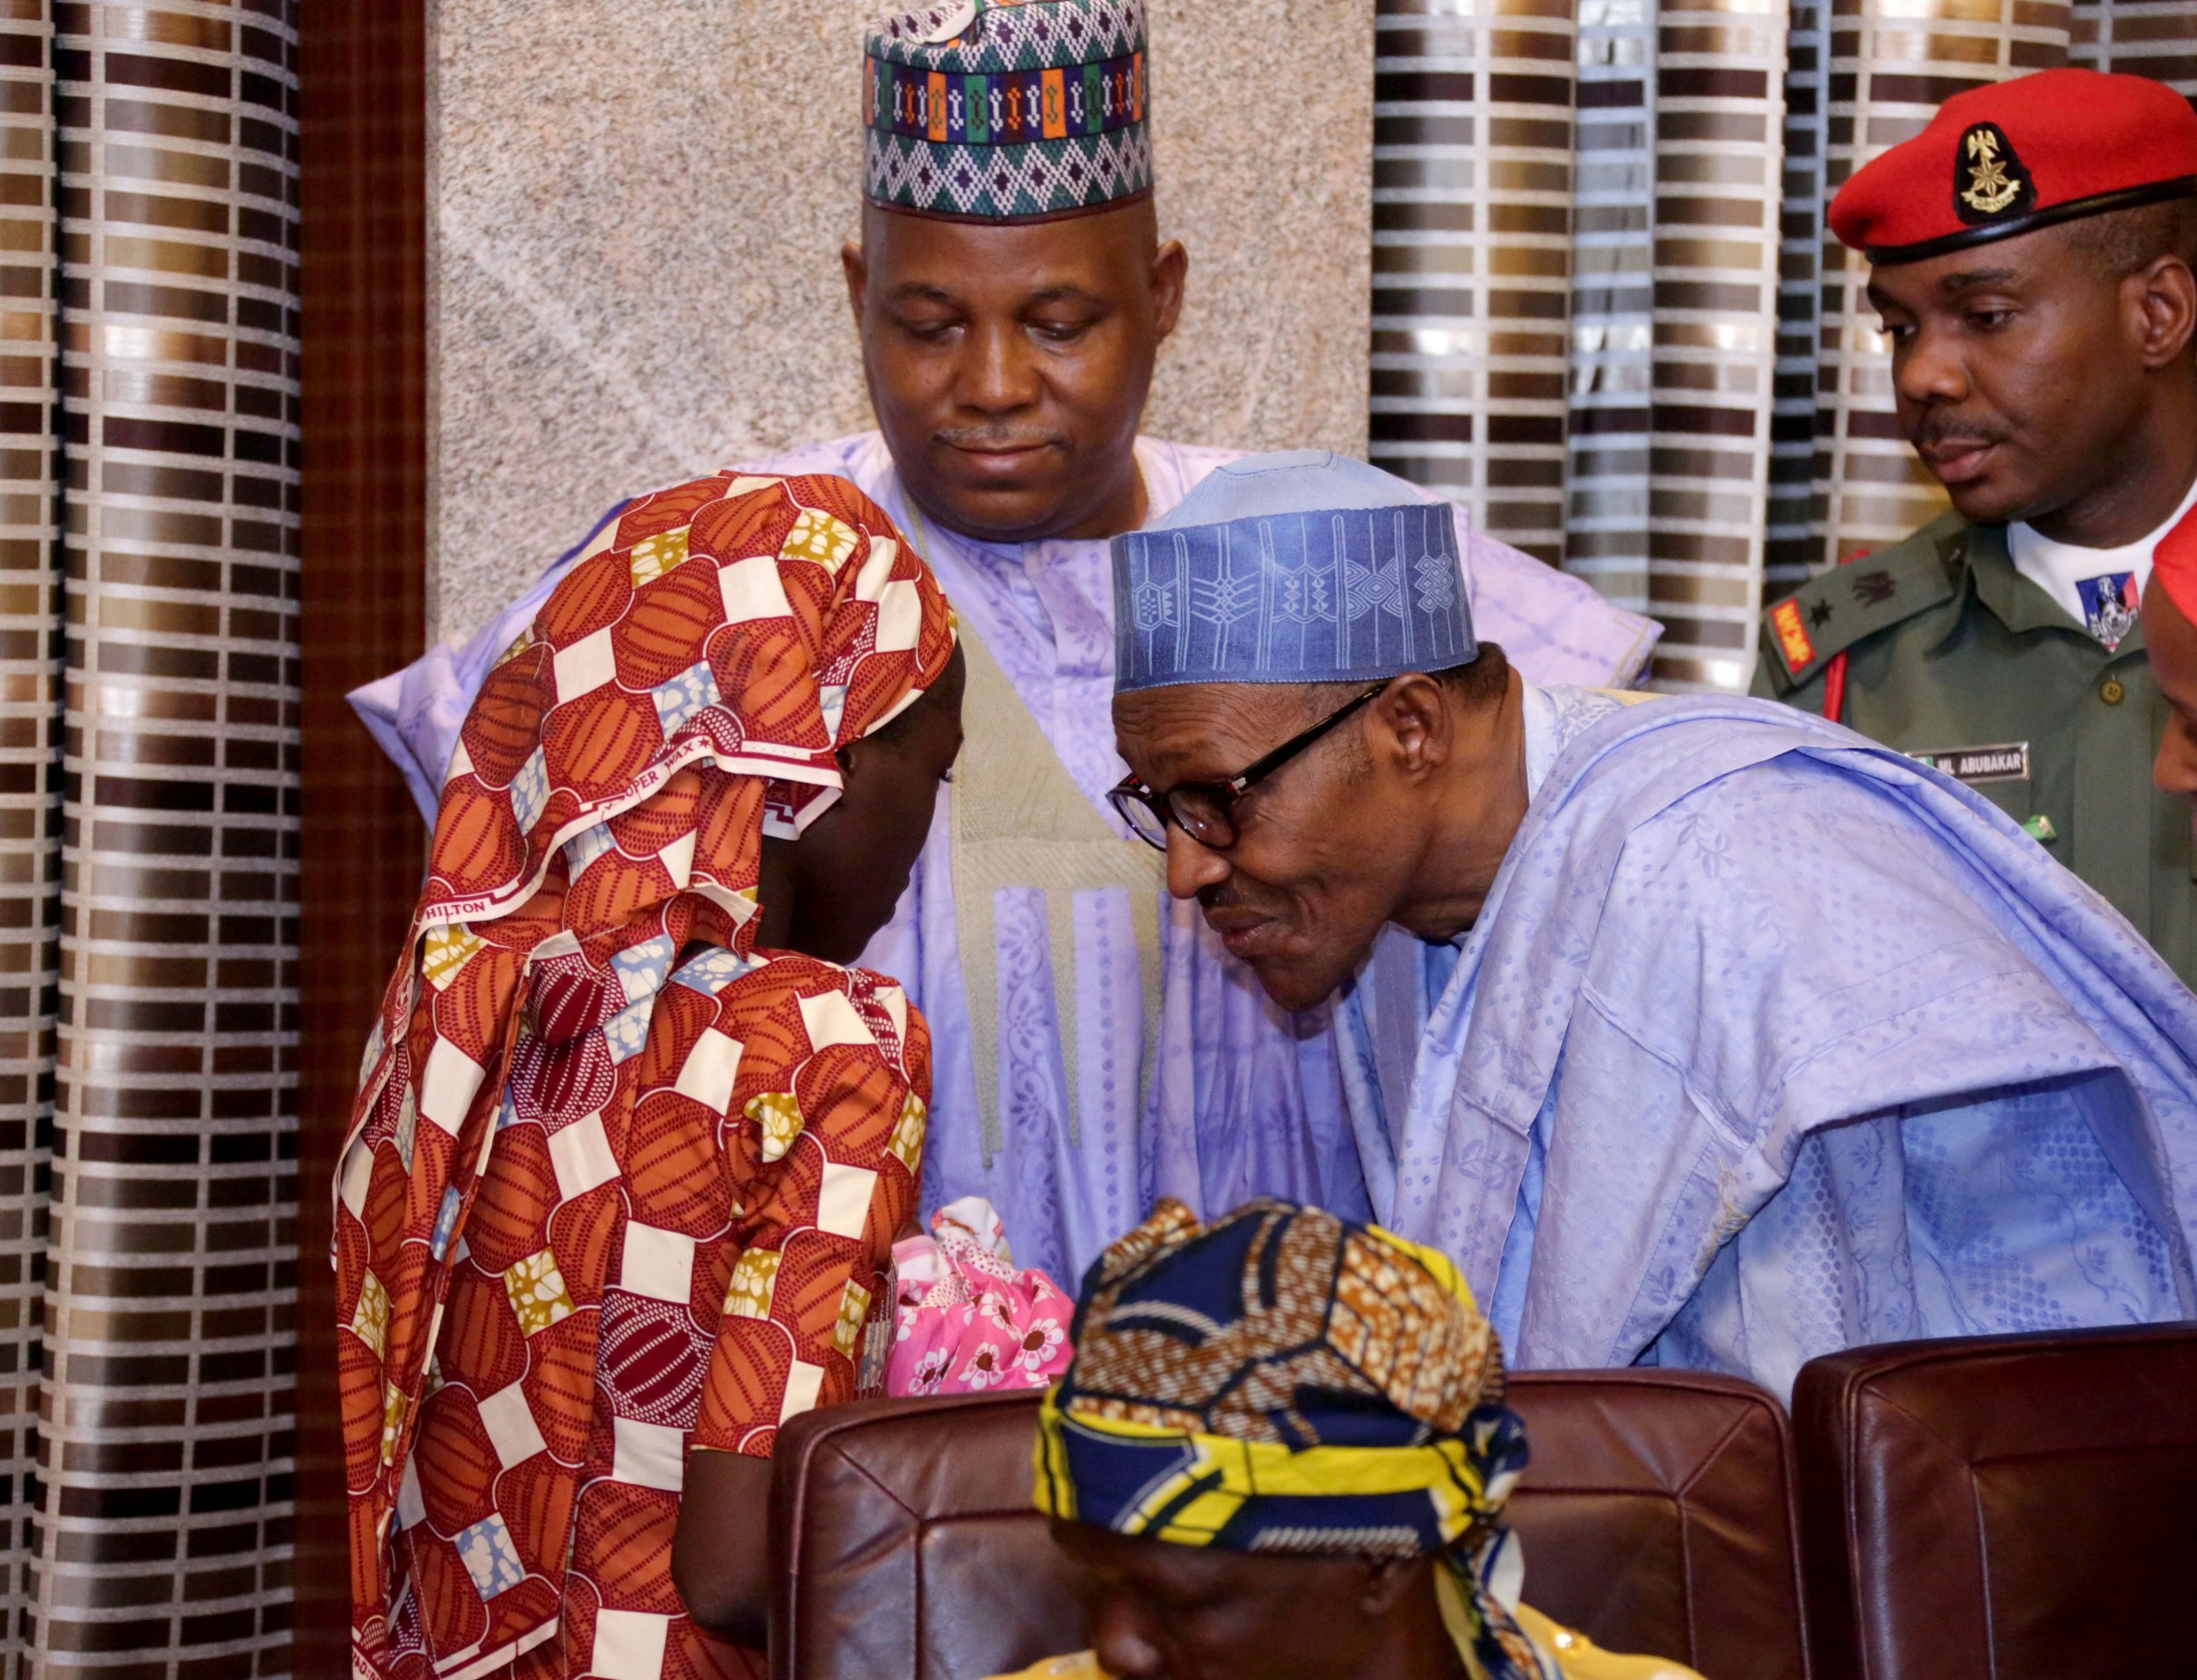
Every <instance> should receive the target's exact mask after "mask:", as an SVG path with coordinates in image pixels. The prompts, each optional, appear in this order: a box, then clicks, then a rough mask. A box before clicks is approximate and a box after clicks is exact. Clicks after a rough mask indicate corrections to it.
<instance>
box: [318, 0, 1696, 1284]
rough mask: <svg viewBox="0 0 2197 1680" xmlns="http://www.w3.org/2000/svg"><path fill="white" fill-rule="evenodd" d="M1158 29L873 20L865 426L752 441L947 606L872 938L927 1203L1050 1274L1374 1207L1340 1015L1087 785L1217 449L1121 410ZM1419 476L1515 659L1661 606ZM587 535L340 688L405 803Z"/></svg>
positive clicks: (975, 7)
mask: <svg viewBox="0 0 2197 1680" xmlns="http://www.w3.org/2000/svg"><path fill="white" fill-rule="evenodd" d="M1146 33H1147V31H1146V13H1145V6H1144V4H1143V0H1027V4H1019V5H1005V4H997V5H985V4H975V0H959V3H958V4H939V5H936V6H933V7H931V8H929V9H927V10H924V11H917V12H911V13H909V14H907V15H904V16H901V17H896V18H888V19H886V20H884V21H883V22H881V23H879V24H877V25H874V27H872V28H871V29H870V31H869V32H868V33H867V37H866V47H865V57H864V68H863V77H862V83H861V90H862V91H861V107H860V111H859V121H860V124H861V127H862V132H863V137H864V163H863V170H864V174H863V192H864V199H865V205H864V210H863V221H862V237H861V241H860V243H859V244H857V245H854V246H851V247H850V248H849V249H848V250H847V252H846V253H845V260H846V264H847V270H848V279H849V282H850V287H851V293H852V300H853V302H854V305H855V308H856V313H857V316H858V319H859V324H860V328H861V334H862V343H863V353H864V358H865V363H866V368H867V371H868V374H869V382H870V388H871V392H872V395H873V397H874V402H875V407H876V409H877V414H878V418H879V421H880V423H881V430H880V431H870V432H865V433H862V434H860V435H859V436H856V437H852V438H838V439H836V440H833V441H831V442H828V443H820V444H816V445H811V446H809V447H807V448H804V449H801V450H797V451H795V452H794V453H791V454H788V455H785V456H781V457H779V459H777V460H772V461H769V462H766V463H764V464H763V465H761V466H760V467H758V468H757V470H758V471H765V472H772V473H806V472H814V473H837V474H842V475H844V476H845V477H847V478H850V479H852V480H853V481H854V482H856V483H857V484H858V485H859V486H860V487H861V489H863V490H864V491H865V492H866V493H867V494H868V495H869V496H870V497H871V498H872V499H873V500H874V501H876V502H877V503H880V504H881V506H882V507H884V508H885V509H886V510H887V511H888V512H889V513H890V514H891V515H892V517H893V518H894V519H895V522H896V523H898V524H899V525H900V526H901V528H902V529H903V531H904V532H906V533H907V534H908V536H909V539H910V540H911V541H912V542H914V543H915V544H916V545H917V547H919V548H920V549H921V550H922V552H923V554H924V557H925V558H926V559H927V560H928V561H930V562H931V564H932V567H933V568H934V569H935V570H936V572H937V574H938V576H939V581H940V582H941V583H942V584H943V585H944V586H945V588H946V591H947V592H948V594H949V595H950V597H952V599H953V605H954V606H955V608H956V609H957V610H958V612H959V613H960V617H961V629H962V633H963V646H964V648H966V650H967V653H968V658H969V662H970V666H969V669H970V683H971V688H970V692H969V699H968V706H967V709H966V716H967V718H968V729H969V734H968V747H967V749H966V751H965V752H964V754H963V756H962V760H961V770H960V771H958V772H957V776H956V786H955V787H954V789H953V794H952V796H951V798H950V800H949V801H946V802H942V804H941V807H940V810H939V819H938V822H937V823H936V826H935V827H934V829H933V831H932V838H931V843H930V845H929V847H928V849H927V850H926V851H924V855H923V859H922V862H921V864H920V865H918V868H917V879H916V884H915V886H914V887H913V889H912V890H911V891H910V893H909V894H908V895H907V897H906V898H905V899H904V900H903V903H902V907H901V913H900V915H899V916H897V917H896V918H895V921H894V922H893V923H891V925H890V926H889V927H888V929H887V930H886V931H885V932H884V933H883V934H882V935H881V937H880V938H879V940H878V941H877V943H876V944H874V945H873V946H872V947H871V949H870V951H869V952H868V953H867V955H866V958H865V961H866V963H867V964H868V966H870V967H874V968H877V969H880V970H882V971H883V972H886V973H888V974H895V975H897V976H898V977H900V978H901V979H902V980H903V982H905V983H906V985H907V986H908V988H909V991H910V997H911V998H912V1000H913V1001H914V1002H915V1003H917V1004H919V1005H920V1007H921V1008H922V1009H923V1010H924V1013H925V1015H926V1016H927V1017H929V1019H930V1021H931V1025H932V1035H933V1045H934V1049H935V1055H936V1064H937V1066H936V1086H935V1090H934V1093H933V1099H932V1123H931V1131H930V1143H929V1146H928V1152H927V1155H926V1157H925V1160H924V1175H923V1178H924V1200H925V1203H926V1205H927V1206H932V1207H935V1206H939V1205H940V1204H942V1203H944V1202H946V1201H950V1200H953V1199H954V1198H959V1197H961V1196H964V1195H968V1194H972V1193H975V1194H981V1195H983V1196H986V1197H988V1198H990V1200H991V1201H992V1202H993V1203H994V1204H995V1205H996V1206H997V1207H998V1209H999V1211H1000V1213H1001V1214H1002V1215H1003V1218H1004V1223H1005V1226H1006V1228H1007V1232H1008V1235H1009V1236H1010V1237H1011V1240H1012V1242H1013V1244H1014V1251H1015V1253H1016V1255H1017V1256H1018V1257H1019V1259H1021V1260H1022V1261H1023V1262H1025V1263H1026V1264H1035V1265H1040V1266H1043V1267H1046V1268H1048V1270H1051V1271H1054V1272H1055V1275H1058V1276H1063V1277H1065V1276H1072V1275H1075V1273H1077V1271H1080V1270H1081V1269H1082V1267H1083V1266H1084V1264H1086V1263H1087V1262H1088V1261H1089V1260H1090V1259H1091V1257H1092V1256H1094V1255H1095V1254H1096V1253H1097V1252H1098V1251H1099V1248H1100V1247H1102V1246H1103V1245H1104V1244H1105V1243H1106V1242H1107V1241H1108V1240H1110V1239H1111V1238H1112V1237H1113V1235H1116V1234H1117V1233H1119V1232H1120V1231H1121V1230H1123V1229H1126V1228H1127V1227H1129V1226H1130V1225H1133V1224H1135V1222H1136V1220H1138V1219H1139V1218H1140V1217H1141V1216H1142V1214H1143V1213H1144V1212H1145V1211H1146V1210H1147V1209H1148V1208H1149V1206H1150V1205H1151V1199H1152V1198H1153V1197H1154V1196H1155V1195H1157V1194H1160V1193H1172V1194H1175V1195H1178V1196H1180V1197H1182V1198H1185V1199H1186V1200H1188V1201H1190V1202H1191V1203H1192V1204H1193V1205H1195V1206H1200V1207H1202V1208H1207V1209H1216V1208H1222V1207H1227V1206H1233V1205H1234V1204H1235V1203H1236V1202H1237V1201H1240V1200H1242V1199H1243V1198H1245V1197H1248V1196H1250V1195H1252V1194H1255V1193H1258V1192H1260V1191H1266V1192H1271V1193H1275V1194H1287V1195H1295V1196H1298V1197H1300V1198H1305V1199H1309V1200H1313V1201H1317V1202H1323V1203H1326V1204H1330V1205H1335V1206H1344V1207H1345V1208H1348V1207H1352V1206H1357V1207H1359V1208H1361V1209H1362V1207H1363V1205H1364V1192H1363V1190H1362V1187H1360V1185H1359V1184H1357V1182H1356V1171H1357V1169H1356V1163H1355V1155H1354V1151H1352V1149H1351V1148H1350V1147H1349V1143H1348V1132H1349V1126H1348V1121H1347V1118H1346V1115H1345V1109H1344V1103H1343V1097H1342V1093H1341V1090H1340V1085H1339V1079H1338V1073H1337V1069H1336V1065H1335V1056H1334V1054H1333V1048H1332V1046H1333V1042H1334V1041H1333V1039H1332V1038H1331V1036H1330V1035H1329V1034H1327V1033H1325V1032H1317V1031H1311V1030H1308V1029H1307V1028H1305V1027H1303V1026H1301V1025H1299V1024H1297V1023H1295V1022H1294V1021H1292V1020H1291V1019H1289V1018H1288V1017H1287V1016H1285V1015H1282V1014H1280V1012H1278V1011H1276V1010H1273V1009H1272V1008H1271V1007H1270V1006H1269V1005H1268V1004H1267V1003H1266V1002H1265V999H1264V997H1263V996H1261V995H1260V994H1259V992H1258V988H1257V987H1256V986H1255V985H1253V984H1252V983H1251V980H1250V977H1249V976H1248V975H1247V974H1244V972H1243V971H1242V970H1241V969H1240V968H1239V967H1236V965H1234V964H1233V963H1230V962H1229V961H1228V960H1227V959H1226V958H1225V957H1224V955H1223V954H1222V952H1220V951H1219V949H1218V946H1217V943H1216V942H1215V941H1213V940H1212V939H1211V938H1209V937H1207V936H1206V935H1204V934H1203V931H1202V930H1200V928H1199V926H1198V923H1197V921H1196V918H1195V916H1192V915H1189V914H1188V913H1187V911H1186V910H1182V909H1179V908H1178V907H1171V906H1170V905H1169V904H1168V903H1167V901H1166V898H1165V894H1164V892H1163V891H1162V886H1161V880H1160V872H1159V870H1158V868H1157V863H1156V860H1155V859H1154V858H1152V857H1151V856H1150V855H1149V853H1148V852H1146V851H1145V850H1144V849H1143V848H1142V847H1141V846H1139V845H1138V844H1136V843H1135V841H1134V840H1132V839H1130V838H1129V837H1128V835H1127V833H1126V831H1124V830H1123V829H1121V828H1120V826H1119V824H1118V823H1117V822H1116V821H1115V819H1114V818H1113V815H1112V814H1111V812H1110V811H1109V809H1108V807H1107V806H1106V790H1107V789H1108V788H1109V787H1110V786H1112V785H1113V782H1114V781H1115V779H1116V778H1119V776H1120V773H1121V766H1120V760H1119V759H1118V758H1117V757H1115V754H1114V750H1113V723H1112V720H1111V718H1110V716H1109V714H1108V706H1110V704H1111V702H1112V699H1113V625H1112V622H1111V611H1112V592H1111V586H1110V583H1109V574H1108V569H1107V560H1106V539H1108V538H1110V537H1113V536H1115V535H1118V534H1119V533H1120V532H1124V531H1128V530H1130V529H1133V528H1134V527H1135V526H1136V525H1138V524H1140V523H1142V521H1143V520H1144V519H1145V518H1149V517H1150V516H1152V515H1156V514H1161V513H1164V512H1165V511H1167V510H1168V509H1170V508H1171V507H1173V506H1174V505H1175V504H1176V503H1178V502H1179V501H1180V500H1181V499H1182V497H1183V496H1184V495H1185V494H1186V492H1187V491H1188V490H1189V489H1190V488H1191V487H1192V486H1193V484H1195V483H1196V482H1198V481H1199V480H1200V478H1202V477H1203V476H1204V475H1205V474H1207V473H1209V472H1211V471H1212V470H1213V468H1214V467H1215V466H1217V465H1219V464H1220V463H1222V462H1223V461H1226V460H1230V459H1231V458H1232V457H1231V455H1230V453H1229V452H1226V451H1222V450H1215V449H1203V448H1195V447H1191V446H1188V445H1179V444H1171V443H1165V442H1161V441H1158V440H1157V439H1153V438H1140V437H1138V436H1137V432H1136V427H1137V421H1138V416H1139V415H1140V414H1141V413H1142V409H1143V404H1144V398H1145V393H1146V391H1147V389H1148V388H1149V385H1150V382H1151V378H1152V373H1153V366H1154V362H1155V358H1156V356H1157V351H1158V347H1159V344H1160V342H1161V340H1163V339H1164V337H1166V336H1167V335H1168V333H1169V332H1170V331H1171V329H1172V328H1173V325H1174V322H1175V317H1176V312H1177V308H1178V304H1179V302H1180V300H1181V295H1182V288H1183V279H1184V271H1185V265H1186V257H1185V255H1184V252H1183V250H1182V247H1181V246H1180V245H1179V244H1177V243H1172V242H1170V243H1165V244H1163V243H1161V242H1160V239H1159V236H1158V223H1157V217H1156V213H1155V209H1154V201H1153V178H1152V151H1151V139H1150V131H1151V125H1152V123H1153V121H1154V120H1155V118H1154V115H1153V101H1154V98H1155V97H1156V96H1155V89H1156V87H1157V97H1158V98H1161V99H1163V100H1164V89H1165V75H1164V65H1163V66H1162V67H1160V69H1159V71H1158V72H1157V75H1156V74H1155V71H1154V69H1153V67H1152V66H1151V65H1150V64H1149V62H1148V60H1147V54H1146ZM849 114H850V116H851V117H853V116H854V115H855V114H856V113H849ZM1160 120H1164V112H1163V114H1162V116H1161V117H1160ZM741 372H742V370H740V369H738V368H728V369H726V370H724V374H725V376H726V377H729V378H734V379H737V378H739V377H741ZM712 464H714V463H712ZM1411 494H1412V495H1413V497H1414V499H1415V500H1416V501H1418V502H1419V503H1422V504H1424V505H1425V506H1426V507H1428V508H1430V509H1432V513H1431V514H1430V515H1428V516H1427V517H1428V518H1429V519H1430V520H1431V523H1432V524H1434V525H1440V526H1442V527H1443V529H1444V531H1445V532H1446V533H1447V537H1446V539H1447V541H1448V542H1449V544H1450V545H1451V552H1452V553H1453V554H1455V555H1457V556H1459V557H1461V559H1462V561H1463V562H1464V568H1465V587H1466V588H1468V590H1470V592H1471V594H1472V597H1473V600H1474V604H1475V606H1476V611H1477V612H1478V614H1479V617H1480V621H1481V623H1482V625H1483V627H1484V628H1486V629H1487V630H1488V631H1489V632H1490V634H1497V635H1499V636H1501V638H1502V639H1503V641H1504V642H1505V645H1506V647H1508V648H1510V650H1511V652H1512V655H1513V656H1514V658H1515V659H1516V660H1517V662H1518V663H1519V666H1520V668H1521V669H1523V670H1526V672H1527V673H1528V674H1530V675H1533V676H1535V677H1541V678H1543V679H1548V680H1563V681H1584V682H1608V681H1620V680H1623V679H1625V678H1627V677H1630V676H1631V675H1632V674H1633V673H1634V672H1635V670H1638V669H1639V667H1640V665H1641V664H1642V662H1643V661H1644V660H1645V658H1646V657H1647V654H1648V650H1649V648H1650V644H1651V643H1652V641H1653V640H1654V637H1655V634H1656V630H1655V626H1653V625H1651V624H1650V623H1649V622H1647V621H1646V620H1644V619H1638V618H1635V617H1634V616H1633V615H1631V614H1629V613H1625V612H1619V611H1618V610H1616V609H1615V608H1613V607H1611V606H1610V605H1607V604H1606V603H1605V602H1604V601H1602V600H1601V598H1600V597H1598V596H1596V595H1595V594H1594V593H1593V592H1592V590H1589V589H1588V588H1586V586H1585V585H1584V584H1583V583H1580V582H1578V581H1577V579H1574V578H1570V577H1567V576H1563V574H1561V573H1558V572H1555V571H1553V570H1551V569H1550V568H1548V567H1546V566H1543V565H1541V564H1540V563H1539V562H1538V561H1534V560H1531V559H1530V558H1528V557H1527V556H1526V555H1523V554H1519V553H1517V552H1516V551H1514V550H1512V549H1510V548H1507V547H1505V546H1504V545H1502V544H1501V543H1498V542H1495V541H1492V540H1490V539H1488V538H1485V537H1483V536H1481V535H1479V534H1478V533H1477V532H1473V531H1471V530H1470V529H1469V528H1468V525H1467V524H1466V521H1465V518H1464V516H1463V514H1462V512H1461V510H1459V509H1457V508H1455V507H1454V506H1452V505H1451V504H1449V503H1446V502H1439V501H1436V500H1434V499H1432V497H1429V496H1423V495H1421V494H1420V493H1418V492H1412V493H1411ZM599 540H600V533H598V538H597V539H591V541H592V542H599ZM589 552H591V546H590V545H587V544H584V545H583V546H582V547H581V548H580V549H579V550H576V551H575V554H573V555H572V556H569V557H568V558H567V560H566V561H562V562H560V563H559V565H557V566H555V567H553V568H551V569H550V570H549V572H548V573H547V575H546V576H544V577H543V578H542V580H541V581H540V583H539V584H537V586H536V587H535V589H534V590H533V591H531V592H530V593H529V594H528V595H526V597H523V598H522V599H520V600H519V601H518V602H517V603H515V604H514V605H512V606H511V608H509V609H508V610H507V611H506V612H504V614H503V616H502V617H501V618H500V619H497V621H496V622H494V623H493V624H491V625H490V626H489V627H488V628H487V629H485V630H483V631H482V633H481V634H479V635H478V636H476V637H475V639H474V640H473V641H471V642H470V643H468V645H467V646H466V647H465V648H462V649H453V648H437V649H435V650H433V651H432V652H431V653H430V654H429V655H427V656H426V658H424V659H423V660H422V661H420V662H419V663H417V664H416V665H414V666H413V667H412V668H411V669H410V670H408V671H405V672H403V673H402V674H400V675H399V676H396V677H389V678H386V679H384V680H383V681H382V682H381V683H380V684H375V685H373V687H372V688H371V689H367V690H363V691H361V692H360V694H359V696H358V697H356V699H357V701H358V704H359V708H360V711H361V713H363V715H364V716H365V717H366V720H367V722H368V724H369V726H370V727H372V728H374V730H375V731H376V733H377V735H378V736H379V737H380V738H381V741H382V742H383V743H384V744H385V745H386V746H387V747H388V749H390V750H391V752H392V753H393V755H394V756H395V757H396V758H397V759H398V761H399V762H400V763H401V764H403V765H405V767H406V768H407V771H408V773H409V774H410V777H411V778H412V780H413V783H414V787H415V790H416V792H417V793H419V795H420V798H421V800H422V802H423V804H424V805H425V806H427V807H432V806H433V804H434V802H435V797H436V791H437V790H438V789H439V786H440V784H441V781H442V778H443V771H444V767H445V765H446V764H447V763H448V761H449V758H450V753H451V747H452V743H453V740H454V738H455V735H456V731H457V728H458V727H459V725H460V722H461V721H462V720H463V718H464V715H465V712H466V709H467V706H468V702H469V700H470V699H471V696H472V694H473V692H474V691H475V689H477V688H478V686H479V684H480V681H481V679H482V675H483V674H484V672H485V671H486V670H487V668H488V666H489V663H492V662H493V660H494V659H495V658H496V656H497V655H498V654H500V653H501V652H502V650H503V649H504V648H506V647H508V646H509V645H510V643H511V641H512V640H513V639H514V638H515V637H516V636H517V635H518V633H519V632H520V631H521V630H522V629H524V628H525V627H526V625H527V624H528V623H529V622H530V621H531V619H532V618H533V613H534V612H535V610H536V609H537V608H538V607H539V605H540V603H541V601H542V600H543V598H544V597H546V595H547V591H548V590H549V589H550V588H551V586H552V585H553V584H554V583H555V582H556V580H557V579H558V578H559V577H560V576H562V575H563V574H564V572H565V571H567V570H569V568H570V566H571V565H572V564H574V563H576V561H577V560H578V559H580V558H584V556H585V555H586V554H588V553H589ZM1163 1000H1164V1001H1163ZM1315 1025H1317V1024H1315ZM1406 1054H1408V1043H1407V1046H1406Z"/></svg>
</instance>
